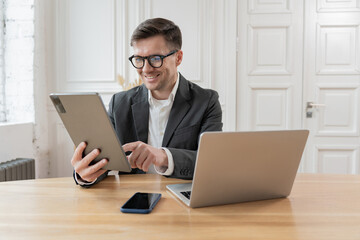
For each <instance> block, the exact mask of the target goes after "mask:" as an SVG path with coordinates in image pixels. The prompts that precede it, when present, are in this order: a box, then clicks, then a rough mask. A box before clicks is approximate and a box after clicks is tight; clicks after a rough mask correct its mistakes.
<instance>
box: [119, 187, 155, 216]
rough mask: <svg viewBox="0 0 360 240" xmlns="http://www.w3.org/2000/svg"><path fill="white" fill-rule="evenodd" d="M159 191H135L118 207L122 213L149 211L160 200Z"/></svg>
mask: <svg viewBox="0 0 360 240" xmlns="http://www.w3.org/2000/svg"><path fill="white" fill-rule="evenodd" d="M160 198H161V194H160V193H141V192H137V193H135V194H134V195H133V196H132V197H131V198H130V199H129V200H127V202H126V203H125V204H124V205H123V206H122V207H121V208H120V210H121V211H122V212H124V213H150V212H151V211H152V210H153V208H154V207H155V205H156V203H157V202H158V201H159V200H160Z"/></svg>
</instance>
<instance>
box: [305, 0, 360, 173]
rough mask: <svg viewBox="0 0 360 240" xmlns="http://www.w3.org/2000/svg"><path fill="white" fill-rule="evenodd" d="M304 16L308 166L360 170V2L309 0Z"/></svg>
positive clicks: (331, 170)
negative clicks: (309, 132) (308, 133)
mask: <svg viewBox="0 0 360 240" xmlns="http://www.w3.org/2000/svg"><path fill="white" fill-rule="evenodd" d="M304 19H305V22H304V23H305V38H304V39H305V42H304V44H305V45H304V50H305V51H304V83H305V84H304V102H303V103H304V116H305V117H304V126H305V128H308V129H310V131H311V134H310V137H309V142H308V145H307V151H306V159H305V163H304V170H305V171H306V172H319V173H343V174H356V173H359V145H360V138H359V126H360V120H359V113H360V111H359V110H360V108H359V100H360V99H359V84H360V2H359V1H357V0H346V1H324V0H318V1H314V0H306V1H305V18H304ZM306 112H307V114H306ZM306 115H307V116H306Z"/></svg>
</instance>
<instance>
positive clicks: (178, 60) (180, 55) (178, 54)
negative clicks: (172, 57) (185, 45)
mask: <svg viewBox="0 0 360 240" xmlns="http://www.w3.org/2000/svg"><path fill="white" fill-rule="evenodd" d="M182 59H183V51H182V50H181V49H180V50H179V51H177V52H176V66H179V65H180V64H181V62H182Z"/></svg>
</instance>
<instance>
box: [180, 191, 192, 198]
mask: <svg viewBox="0 0 360 240" xmlns="http://www.w3.org/2000/svg"><path fill="white" fill-rule="evenodd" d="M181 194H182V195H184V196H185V197H186V198H187V199H190V195H191V191H186V192H181Z"/></svg>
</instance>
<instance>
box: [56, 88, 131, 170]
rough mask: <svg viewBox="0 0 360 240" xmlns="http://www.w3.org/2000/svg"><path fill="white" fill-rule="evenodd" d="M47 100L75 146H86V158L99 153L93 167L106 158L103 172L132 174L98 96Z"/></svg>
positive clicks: (60, 96) (74, 95)
mask: <svg viewBox="0 0 360 240" xmlns="http://www.w3.org/2000/svg"><path fill="white" fill-rule="evenodd" d="M50 98H51V100H52V102H53V104H54V106H55V108H56V111H57V112H58V114H59V116H60V118H61V120H62V122H63V123H64V126H65V128H66V130H67V132H68V133H69V135H70V137H71V139H72V141H73V142H74V144H75V146H78V145H79V144H80V143H81V142H87V147H86V149H85V151H84V153H85V155H86V154H88V153H89V152H91V151H92V150H93V149H95V148H98V149H100V150H101V153H100V155H99V156H98V157H97V158H96V159H95V160H94V162H93V163H95V162H97V161H100V160H101V159H103V158H107V159H109V162H108V164H107V165H106V166H105V167H104V169H107V170H116V171H122V172H130V171H131V167H130V164H129V162H128V161H127V158H126V156H125V153H124V150H123V149H122V147H121V143H120V141H119V139H118V137H117V135H116V132H115V130H114V127H113V125H112V123H111V121H110V119H109V116H108V114H107V112H106V109H105V107H104V104H103V102H102V100H101V97H100V96H99V94H98V93H52V94H50ZM69 161H70V159H69Z"/></svg>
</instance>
